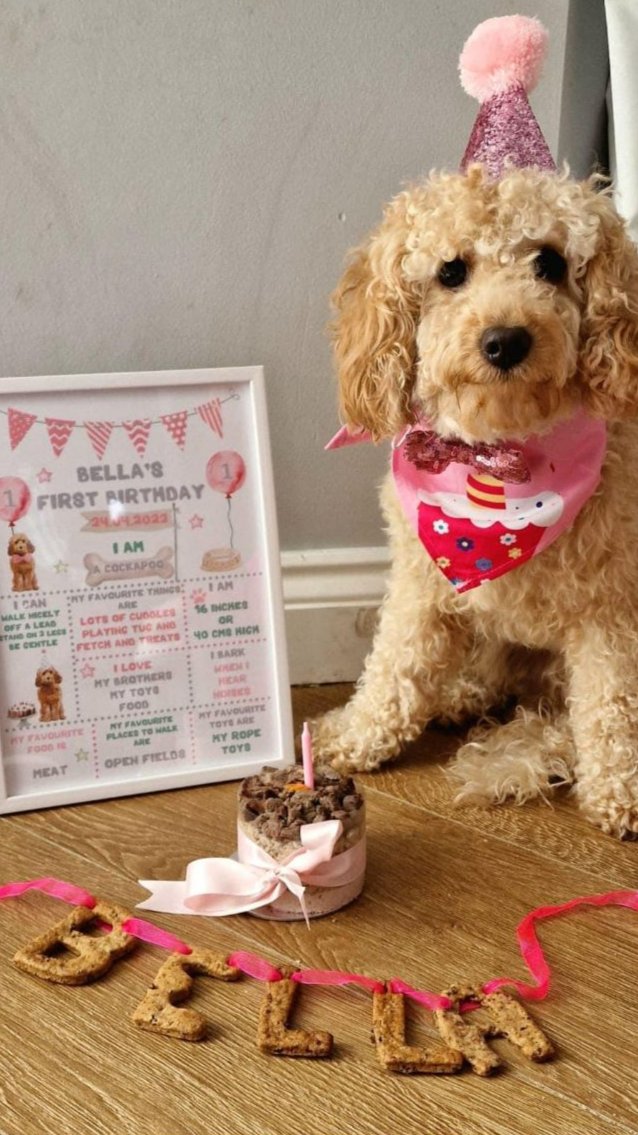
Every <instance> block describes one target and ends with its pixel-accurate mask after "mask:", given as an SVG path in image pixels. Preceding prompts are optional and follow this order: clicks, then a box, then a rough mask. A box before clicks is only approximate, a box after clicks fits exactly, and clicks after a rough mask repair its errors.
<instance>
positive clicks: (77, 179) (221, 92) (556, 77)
mask: <svg viewBox="0 0 638 1135" xmlns="http://www.w3.org/2000/svg"><path fill="white" fill-rule="evenodd" d="M514 7H515V9H516V10H518V11H521V12H523V13H526V14H530V15H538V16H539V17H540V18H541V19H542V20H543V22H544V23H545V24H546V25H547V27H548V28H549V29H550V32H551V37H552V38H551V50H550V55H549V59H548V62H547V66H546V69H545V77H544V80H543V82H542V84H541V87H540V89H539V90H538V92H537V93H536V94H535V95H534V96H533V105H534V107H535V110H536V113H537V115H538V118H539V120H540V122H541V125H542V127H543V129H544V131H545V134H546V137H547V140H548V142H549V144H550V146H551V147H552V149H553V151H554V152H556V150H557V149H558V150H559V156H561V157H562V156H565V154H567V152H569V154H570V156H571V157H572V159H573V165H574V167H575V168H576V169H577V170H579V171H583V170H584V169H585V168H586V166H587V164H588V162H589V161H590V158H591V151H592V146H593V144H594V143H593V141H592V139H593V138H594V137H595V135H596V133H597V131H599V126H600V121H599V119H600V114H599V109H600V106H599V104H601V103H602V100H603V95H604V86H605V80H606V59H605V52H604V34H603V39H602V41H601V37H600V28H599V24H600V20H599V16H600V13H601V11H602V0H572V4H571V5H570V3H569V0H531V2H529V0H521V2H518V0H517V3H516V5H514ZM570 7H571V8H576V7H578V8H579V9H580V16H579V18H578V21H577V25H573V26H571V28H570V25H569V16H570ZM511 8H512V0H393V2H392V3H390V2H388V0H3V2H2V5H1V6H0V92H1V93H0V175H1V177H2V194H1V196H0V352H1V358H0V371H1V372H2V373H4V374H6V375H11V374H15V375H19V374H42V373H57V372H83V371H109V370H138V369H156V368H157V369H163V368H173V367H201V366H210V365H241V364H249V363H263V364H264V365H265V367H266V373H267V380H268V400H269V411H270V422H271V434H272V442H273V451H274V462H275V478H276V486H277V496H278V508H279V516H280V528H281V541H282V546H283V547H284V548H288V549H292V548H304V547H330V546H348V545H366V544H378V543H380V542H382V536H381V533H380V528H379V518H378V512H377V506H376V494H375V492H374V486H375V485H376V482H377V481H378V480H379V478H380V476H381V473H382V470H383V468H384V467H385V460H386V458H385V454H384V453H383V452H381V451H374V450H370V451H367V450H366V451H364V450H363V449H358V450H351V451H347V452H342V453H337V454H332V455H326V454H324V453H323V451H322V445H323V442H324V441H325V440H326V439H327V438H328V437H330V435H331V434H332V432H333V431H334V429H335V428H336V424H337V419H336V409H335V406H336V402H335V391H334V385H333V379H332V367H331V360H330V352H329V347H328V343H327V339H326V336H325V332H324V326H325V322H326V319H327V317H328V305H327V297H328V295H329V293H330V291H331V289H332V288H333V286H334V284H335V282H336V280H337V278H338V275H339V272H340V268H341V264H342V261H343V257H344V254H345V252H346V250H347V248H348V247H350V246H351V245H353V244H355V243H356V242H358V241H359V240H360V239H361V238H362V237H363V236H364V234H365V233H366V231H367V230H368V228H369V227H370V226H371V225H373V224H374V223H375V221H376V219H377V218H378V216H379V215H380V211H381V208H382V206H383V203H384V201H385V200H386V199H387V198H389V197H390V196H391V195H393V194H394V193H395V192H397V191H398V190H399V189H400V188H401V185H402V183H403V182H405V181H406V180H410V179H414V178H417V177H419V176H420V175H421V174H422V173H423V172H425V171H427V170H428V169H429V168H431V167H433V166H439V165H446V166H450V167H456V165H457V164H458V161H459V159H460V157H461V154H462V152H463V149H464V146H465V142H466V141H467V137H468V135H469V131H470V129H471V125H472V122H473V119H474V116H475V110H476V104H474V103H473V102H472V101H471V100H470V99H468V98H467V97H466V96H465V95H464V94H463V93H462V91H461V90H460V87H459V85H458V82H457V78H456V64H457V58H458V53H459V50H460V48H461V46H462V44H463V42H464V40H465V38H466V36H467V35H468V34H469V32H470V31H471V30H472V28H473V27H474V26H475V24H476V23H478V22H479V21H480V20H482V19H485V18H487V17H488V16H493V15H502V14H507V13H508V12H509V11H511ZM603 26H604V24H603ZM570 37H571V38H570ZM576 48H577V51H576ZM583 68H584V72H583ZM582 74H586V75H587V76H588V81H587V83H586V87H587V99H586V105H585V103H583V101H582V100H583V96H582V90H581V89H580V88H579V86H578V82H576V85H575V86H574V91H573V92H572V94H571V95H570V94H569V90H568V87H567V86H566V84H568V83H569V82H571V78H570V77H573V76H574V75H576V76H578V75H581V77H582ZM579 91H580V93H579ZM574 92H575V93H574ZM570 99H571V102H570ZM574 106H575V107H576V108H577V111H576V112H575V111H574V109H573V108H574Z"/></svg>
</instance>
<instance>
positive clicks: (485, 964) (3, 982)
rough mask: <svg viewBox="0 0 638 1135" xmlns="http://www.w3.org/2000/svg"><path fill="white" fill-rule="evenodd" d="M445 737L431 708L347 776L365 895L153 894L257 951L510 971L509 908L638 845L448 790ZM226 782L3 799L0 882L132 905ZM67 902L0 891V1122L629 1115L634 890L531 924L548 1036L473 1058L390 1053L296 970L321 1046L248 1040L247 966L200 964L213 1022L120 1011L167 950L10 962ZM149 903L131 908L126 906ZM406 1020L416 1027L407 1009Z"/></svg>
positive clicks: (481, 1125) (302, 1019) (315, 706)
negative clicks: (55, 802) (221, 974)
mask: <svg viewBox="0 0 638 1135" xmlns="http://www.w3.org/2000/svg"><path fill="white" fill-rule="evenodd" d="M348 694H349V687H346V686H320V687H313V688H306V689H298V690H294V691H293V703H294V708H295V720H296V726H297V733H298V732H299V728H300V723H301V721H302V720H303V718H305V717H310V716H313V715H315V714H316V713H318V712H321V711H323V710H324V709H327V708H330V707H332V706H333V705H337V704H340V703H341V702H342V701H345V699H346V698H347V696H348ZM456 743H457V739H456V738H455V736H454V735H453V734H451V733H444V732H435V731H432V732H429V733H428V734H427V735H426V736H425V737H424V738H423V739H422V740H421V741H419V742H418V743H417V744H415V745H413V746H412V747H411V748H410V750H409V751H408V752H407V753H406V754H405V755H404V757H403V758H402V760H401V761H400V762H399V763H397V764H395V765H392V766H388V767H387V769H386V770H383V771H381V772H379V773H376V774H372V775H368V776H362V777H361V778H360V782H361V784H362V785H363V786H364V787H365V789H366V793H367V800H368V839H369V852H368V878H367V883H366V888H365V891H364V893H363V895H362V897H361V898H360V900H359V901H358V902H357V903H355V904H354V905H353V906H351V907H349V908H348V909H346V910H344V911H342V912H339V913H338V914H337V915H335V916H332V917H329V918H326V919H321V920H317V921H315V922H313V923H312V924H311V929H310V930H309V931H308V930H307V929H306V927H305V925H304V924H303V923H270V922H265V921H261V920H258V919H253V918H251V917H250V916H249V915H238V916H235V917H233V918H226V919H219V920H209V919H203V918H192V919H185V918H180V917H169V916H166V915H152V914H151V915H150V916H149V917H150V918H151V920H152V921H154V922H156V923H157V924H158V925H161V926H163V927H164V928H166V929H168V930H171V931H173V932H174V933H176V934H178V935H179V936H180V937H182V938H185V939H186V940H187V941H189V942H191V943H192V944H193V945H199V946H206V947H209V948H211V949H214V950H219V951H222V952H231V951H232V950H235V949H240V948H241V949H246V950H252V951H255V952H257V953H259V954H262V955H264V956H266V957H268V958H270V959H271V960H272V961H274V962H278V961H279V962H282V961H286V962H292V963H294V964H303V965H304V966H312V967H319V968H344V969H350V970H354V971H357V972H360V973H367V974H369V975H370V976H374V977H383V978H390V977H393V976H400V977H402V978H404V980H406V981H407V982H409V983H410V984H411V985H413V986H416V987H417V988H419V987H420V988H429V989H442V988H443V987H444V986H445V985H446V984H449V983H450V982H451V981H454V980H455V979H458V978H462V977H470V978H474V979H478V980H481V981H484V980H487V979H488V978H489V977H494V976H498V975H501V974H504V973H506V974H510V975H513V976H518V977H526V976H527V974H526V971H525V970H524V967H523V964H522V962H521V960H520V958H519V955H518V950H517V947H516V942H515V937H514V930H515V927H516V924H517V923H518V921H519V920H520V918H521V917H522V916H523V915H524V914H525V913H526V912H527V911H528V910H530V909H532V908H533V907H535V906H538V905H541V904H544V903H551V902H559V901H563V900H566V899H569V898H573V897H575V896H576V895H579V894H587V893H592V892H595V891H603V890H611V889H630V888H638V846H636V844H632V843H616V842H614V841H613V840H611V839H610V838H609V837H607V836H604V835H602V834H601V833H599V832H597V831H596V830H595V829H594V828H592V827H591V826H590V825H589V824H587V823H586V822H585V821H584V820H582V819H581V818H580V816H579V814H578V812H577V811H576V810H575V808H574V807H573V805H572V803H571V802H570V800H569V799H565V798H563V799H560V800H559V801H557V802H556V804H555V806H553V807H549V806H548V805H546V804H544V803H543V802H542V801H541V802H537V803H533V804H529V805H527V806H525V807H522V808H513V807H503V808H499V809H489V810H485V809H479V808H473V807H467V808H462V809H460V808H455V807H454V805H453V803H452V798H451V790H450V787H449V786H448V783H447V780H446V777H445V775H444V773H443V771H442V766H443V764H444V760H445V757H446V755H447V754H448V753H449V752H451V751H452V749H453V748H454V746H455V745H456ZM236 791H237V786H236V784H222V785H211V786H209V787H203V788H195V789H183V790H180V791H176V792H165V793H158V794H154V795H147V796H139V797H134V798H127V799H123V800H115V801H105V802H103V803H102V802H100V803H94V804H87V805H80V806H75V807H68V808H60V809H50V810H47V811H42V812H33V813H29V814H21V815H16V816H9V817H6V818H4V819H2V820H0V825H1V827H0V832H1V834H0V882H4V881H8V880H10V879H26V878H32V877H35V876H39V875H45V874H51V875H56V876H59V877H61V878H63V879H68V880H70V881H72V882H76V883H78V884H81V885H83V886H85V887H87V888H88V889H89V890H92V891H94V892H95V893H97V894H98V895H101V896H103V897H104V898H110V899H113V900H115V901H116V902H119V903H121V904H123V905H125V906H127V907H129V908H132V907H133V906H134V905H135V903H136V902H137V901H140V900H141V898H142V897H143V894H144V892H142V890H141V889H140V888H139V886H138V884H137V879H138V878H140V877H158V878H181V877H182V876H183V871H184V867H185V865H186V863H187V862H188V861H189V860H191V859H195V858H198V857H202V856H207V855H217V854H219V855H224V854H228V853H230V852H231V851H232V850H233V847H234V825H235V796H236ZM67 911H68V908H67V907H66V906H64V905H63V904H61V903H59V902H57V901H55V900H53V899H48V898H46V897H45V896H43V895H39V894H30V895H27V896H24V897H23V898H21V899H19V900H7V901H6V902H3V903H2V904H0V990H1V992H0V1135H66V1133H67V1132H69V1133H70V1132H73V1133H74V1135H346V1133H347V1135H390V1133H393V1135H394V1133H396V1135H417V1133H418V1135H523V1133H532V1132H533V1133H534V1135H536V1133H541V1135H580V1133H582V1135H638V1029H636V1027H635V1023H634V1022H635V1020H636V1016H637V1015H638V967H636V964H635V958H636V956H637V951H638V913H634V912H630V911H626V910H617V909H613V910H605V911H595V910H587V911H583V912H580V913H578V914H575V915H573V916H570V917H568V918H566V919H560V920H555V921H553V922H551V923H548V924H546V925H545V926H543V927H542V929H541V937H542V941H543V944H544V946H545V949H546V953H547V955H548V957H549V960H550V963H551V965H552V967H553V972H554V980H553V984H552V991H551V994H550V997H549V998H548V999H547V1001H545V1002H543V1003H541V1004H539V1005H537V1006H535V1007H534V1015H535V1016H536V1018H537V1019H538V1021H539V1023H540V1024H541V1025H542V1026H543V1027H544V1028H545V1030H546V1032H547V1033H548V1034H549V1035H550V1037H551V1038H552V1040H553V1041H554V1043H555V1045H556V1048H557V1053H558V1055H557V1059H556V1060H555V1061H554V1062H552V1063H550V1064H546V1065H542V1066H535V1065H531V1064H529V1063H528V1062H527V1061H526V1060H525V1059H524V1058H522V1057H519V1056H518V1055H517V1054H516V1053H515V1052H514V1051H513V1050H510V1048H509V1046H507V1045H505V1044H504V1042H499V1041H497V1042H495V1046H496V1048H497V1049H498V1050H499V1052H501V1054H502V1055H503V1058H504V1060H505V1061H506V1069H505V1070H504V1071H503V1072H502V1073H501V1074H500V1075H498V1076H496V1077H494V1078H492V1079H490V1080H481V1079H479V1078H478V1077H476V1076H474V1075H472V1074H471V1073H470V1072H469V1071H465V1072H463V1073H462V1074H461V1075H458V1076H454V1077H452V1076H443V1077H434V1076H432V1077H429V1076H418V1077H414V1078H410V1077H405V1076H393V1075H391V1074H388V1073H386V1072H384V1071H383V1070H382V1068H381V1066H380V1065H379V1064H378V1063H377V1059H376V1055H375V1052H374V1049H373V1047H372V1045H371V1043H370V1023H371V1017H370V998H369V995H368V994H366V993H364V992H362V991H359V990H354V989H349V990H329V989H319V988H316V987H315V988H303V989H302V990H301V995H300V1000H299V1013H298V1021H299V1024H302V1025H305V1026H307V1027H316V1028H323V1029H326V1028H327V1029H329V1030H330V1031H331V1032H332V1033H334V1036H335V1042H336V1052H335V1055H334V1057H333V1058H332V1059H331V1060H330V1061H314V1062H313V1061H300V1060H297V1061H295V1060H290V1059H284V1058H277V1057H267V1056H263V1055H261V1054H260V1053H259V1052H258V1051H257V1047H256V1043H255V1037H256V1025H257V1013H258V1007H259V1003H260V1000H261V997H262V994H263V987H262V986H261V985H260V984H259V983H257V982H255V981H250V980H246V981H242V982H241V983H239V984H235V985H226V984H222V983H218V982H212V981H205V980H201V981H198V982H196V984H195V990H196V992H195V997H194V998H193V1001H192V1004H193V1006H194V1007H196V1008H199V1009H201V1011H202V1012H203V1013H204V1014H205V1015H206V1017H207V1018H208V1019H209V1021H210V1034H209V1037H208V1039H206V1040H205V1041H203V1042H201V1043H199V1044H186V1043H183V1042H179V1041H175V1040H169V1039H166V1038H163V1037H158V1036H154V1035H151V1034H149V1033H145V1032H141V1031H138V1030H137V1029H136V1028H135V1026H134V1025H133V1024H132V1023H131V1022H130V1019H129V1018H130V1014H131V1012H132V1011H133V1009H134V1008H135V1006H136V1005H137V1003H138V1001H139V1000H140V999H141V997H142V995H143V993H144V990H145V989H146V987H147V986H148V985H149V984H150V983H151V981H152V979H153V976H154V974H155V972H156V971H157V969H158V968H159V965H160V964H161V962H162V960H163V959H164V957H165V955H164V953H163V951H161V950H159V949H155V948H151V947H147V946H140V948H139V949H138V950H136V952H135V953H134V954H133V955H131V956H130V957H129V958H128V959H125V960H124V961H122V962H120V963H118V964H117V965H116V966H115V967H114V969H113V970H112V971H111V972H110V973H109V974H108V976H107V977H106V978H104V979H103V980H101V981H100V982H98V983H96V984H95V985H91V986H85V987H82V988H78V989H73V988H64V987H61V986H55V985H51V984H47V983H44V982H40V981H38V980H37V979H34V978H31V977H29V976H27V975H25V974H23V973H21V972H19V971H17V970H16V969H15V968H14V967H13V966H12V965H11V961H10V959H11V957H12V954H13V953H14V951H15V950H16V949H17V947H18V946H19V945H21V944H23V943H25V942H27V941H28V940H29V939H30V938H31V937H33V936H35V935H36V934H37V933H40V932H41V931H43V930H44V929H46V928H47V927H48V926H49V925H51V924H53V923H54V922H56V921H58V920H59V919H61V918H62V917H64V915H65V913H67ZM142 913H144V912H142ZM410 1027H411V1029H412V1033H411V1036H412V1038H413V1039H414V1041H415V1043H418V1042H419V1040H420V1039H424V1038H425V1036H426V1035H427V1034H428V1033H429V1034H430V1035H432V1032H433V1030H432V1027H431V1023H430V1022H428V1021H427V1014H425V1013H423V1014H420V1013H411V1020H410Z"/></svg>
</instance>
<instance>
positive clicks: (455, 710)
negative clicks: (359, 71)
mask: <svg viewBox="0 0 638 1135" xmlns="http://www.w3.org/2000/svg"><path fill="white" fill-rule="evenodd" d="M334 305H335V308H336V316H335V319H334V322H333V325H332V329H333V337H334V346H335V354H336V360H337V368H338V379H339V386H340V404H341V413H342V419H343V421H344V422H345V423H346V425H347V426H348V428H349V429H350V430H351V431H353V432H354V431H357V430H361V429H365V430H367V431H369V433H370V435H371V436H372V438H373V439H374V440H380V439H383V438H395V437H397V436H400V435H401V432H402V431H405V430H406V429H407V428H409V427H410V426H411V425H412V424H413V423H414V422H415V420H417V419H418V418H419V417H420V416H422V417H425V418H426V419H427V421H428V423H429V424H430V428H431V429H432V430H433V431H435V433H436V435H437V436H442V437H443V438H455V439H459V440H460V441H461V442H464V443H467V444H468V445H469V446H474V447H477V445H478V446H479V448H480V445H482V444H483V443H485V444H488V445H490V444H493V443H496V442H503V441H505V442H507V441H508V440H512V439H515V440H516V442H519V443H520V442H521V440H522V439H523V440H524V439H525V438H528V437H530V436H532V435H536V436H540V437H541V438H542V437H543V436H544V435H548V434H549V433H550V432H551V430H552V429H554V428H555V427H556V426H557V425H560V423H569V422H570V421H571V420H572V419H573V415H574V414H576V413H582V414H584V415H585V416H586V417H587V419H588V420H591V421H593V422H596V421H598V422H604V423H606V424H607V435H608V436H607V448H606V455H605V457H604V462H603V464H602V471H601V478H600V483H599V485H598V487H597V489H596V490H595V491H594V492H593V494H592V495H591V496H590V497H589V499H588V500H587V502H586V503H585V504H584V505H583V507H582V509H581V511H580V512H579V513H578V515H577V516H576V518H575V519H574V520H573V522H572V523H571V526H569V527H568V528H567V529H566V530H565V531H564V532H562V534H561V535H560V536H559V537H558V538H557V539H555V541H554V542H553V543H552V544H551V546H549V547H547V548H545V550H543V551H542V552H541V553H540V554H539V555H538V556H533V557H532V558H530V559H529V560H527V562H525V563H522V564H521V566H519V567H516V569H515V570H513V571H509V572H507V573H506V574H504V575H502V576H501V577H500V578H494V579H490V580H489V581H488V582H487V583H483V584H482V585H481V586H478V587H475V588H473V589H472V590H468V591H467V592H465V593H463V594H459V593H458V591H457V590H455V588H454V587H451V586H450V583H449V581H448V580H447V579H445V578H444V576H443V575H442V574H441V570H440V569H439V567H437V565H436V563H435V562H434V561H433V560H432V559H431V558H430V556H429V555H428V554H427V552H426V551H425V549H424V547H423V545H422V543H421V542H420V541H419V539H418V537H417V536H416V535H415V533H414V531H413V529H412V527H410V526H409V524H408V522H407V521H406V519H405V516H404V513H403V511H402V509H401V507H400V504H399V501H398V498H397V493H396V491H395V488H394V484H393V481H392V479H391V478H388V479H387V480H386V482H385V483H384V486H383V489H382V507H383V512H384V516H385V519H386V522H387V527H388V531H389V540H390V548H391V561H392V563H391V572H390V578H389V587H388V592H387V595H386V597H385V600H384V603H383V605H382V608H381V612H380V618H379V623H378V629H377V633H376V637H375V640H374V643H373V646H372V650H371V652H370V655H369V657H368V658H367V660H366V664H365V670H364V673H363V675H362V677H361V678H360V680H359V683H358V686H357V689H356V691H355V693H354V696H353V697H352V700H351V701H350V702H349V704H348V705H347V706H345V707H344V708H342V709H338V710H334V711H332V712H331V713H329V714H327V715H326V716H325V717H323V718H322V719H319V720H318V721H316V722H314V723H313V726H312V728H313V736H314V746H315V752H316V755H317V757H318V758H319V759H323V760H325V761H330V762H332V764H333V765H334V766H335V767H336V768H337V769H339V770H341V771H343V772H352V771H357V770H371V769H376V768H378V767H379V766H380V765H381V764H383V762H385V761H388V760H390V759H391V758H394V757H396V756H397V755H398V754H399V753H400V751H401V749H402V748H403V747H404V746H405V745H406V744H408V743H409V742H411V741H413V740H414V739H415V738H417V737H418V736H419V735H420V734H421V732H422V731H423V729H424V728H425V727H426V726H427V724H428V723H429V722H431V721H433V720H435V719H436V720H443V721H447V722H454V723H458V722H462V721H464V720H467V719H472V718H474V719H476V718H478V719H479V725H478V726H477V727H476V728H475V729H474V731H473V732H472V733H471V734H470V736H469V739H468V740H467V742H466V743H465V744H463V745H462V746H461V748H460V750H459V751H458V753H457V755H456V757H455V758H454V759H453V762H452V769H451V771H452V775H453V776H454V777H455V779H456V781H457V782H458V784H459V786H460V787H459V791H458V798H459V799H460V800H472V801H485V802H487V801H499V802H500V801H503V800H505V799H506V798H508V797H509V798H513V799H514V800H515V801H517V802H522V801H525V800H528V799H530V798H531V797H533V796H535V795H537V794H539V793H542V794H546V793H547V792H548V791H549V790H550V789H551V788H552V787H553V786H554V785H555V784H556V783H557V782H560V783H570V784H573V792H574V793H575V796H576V799H577V801H578V804H579V806H580V808H581V809H582V812H583V814H584V815H585V816H587V817H588V818H589V819H590V820H591V821H593V822H594V823H595V824H597V825H598V826H599V827H600V828H602V829H603V831H605V832H607V833H610V834H612V835H614V836H617V837H632V836H635V835H636V834H638V424H637V420H636V419H637V417H638V255H637V253H636V250H635V248H634V246H633V245H632V243H631V241H630V239H629V237H628V235H627V232H626V230H625V225H624V223H623V221H622V220H621V219H620V218H619V216H618V214H617V213H616V211H615V209H614V206H613V204H612V200H611V197H610V192H609V189H608V187H603V186H601V181H600V178H597V177H593V178H590V179H588V180H585V181H577V180H574V179H572V178H571V177H570V176H569V172H568V170H566V169H563V170H562V171H556V172H554V171H547V170H539V169H535V168H525V169H520V168H511V169H507V170H505V171H504V173H503V176H502V177H500V178H499V179H497V180H490V179H489V178H488V177H487V175H486V173H485V172H484V169H483V167H482V166H481V165H480V164H471V165H470V166H468V168H467V169H466V170H465V171H464V172H463V173H437V174H432V175H430V177H429V178H428V179H427V180H426V181H425V182H424V183H423V184H420V185H418V186H416V187H413V188H409V189H406V190H405V191H404V192H402V193H401V194H399V196H397V197H396V198H395V199H394V200H393V201H392V202H391V203H390V204H389V206H388V207H387V209H386V211H385V215H384V219H383V221H382V223H381V224H380V226H379V227H378V228H377V229H376V230H375V231H374V232H373V233H372V235H371V236H370V238H369V240H368V241H367V242H366V243H364V244H363V245H362V246H361V247H360V248H359V249H357V250H356V251H355V252H354V254H353V256H352V259H351V261H350V263H349V265H348V266H347V268H346V270H345V274H344V275H343V278H342V280H341V283H340V285H339V286H338V288H337V291H336V293H335V295H334ZM494 329H496V331H497V332H499V331H503V330H504V331H506V332H508V331H512V329H513V330H515V331H516V333H517V335H518V343H517V344H515V345H514V347H512V344H511V342H510V344H509V346H507V343H506V345H505V347H502V345H501V346H498V345H497V346H496V347H495V346H494V343H492V344H491V346H490V335H491V334H492V332H493V331H494ZM497 338H498V335H497ZM510 338H511V336H510ZM514 338H516V336H514ZM505 339H507V336H505ZM501 349H503V350H504V351H505V355H506V356H507V357H506V358H505V356H501V355H500V354H499V353H498V352H499V351H501ZM508 351H509V355H508ZM508 360H509V361H508ZM503 361H504V365H501V363H503ZM566 428H567V427H566ZM512 697H513V698H515V699H517V701H518V706H517V709H516V711H515V712H514V715H513V717H512V718H511V720H509V721H505V722H504V723H502V722H500V723H499V722H496V723H495V722H494V719H493V718H492V719H491V720H488V715H489V714H490V713H491V712H492V711H493V709H494V707H496V706H499V705H501V704H502V703H504V702H505V701H506V699H510V698H512ZM481 719H483V720H482V722H481Z"/></svg>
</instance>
